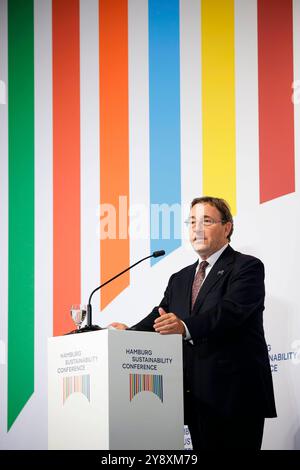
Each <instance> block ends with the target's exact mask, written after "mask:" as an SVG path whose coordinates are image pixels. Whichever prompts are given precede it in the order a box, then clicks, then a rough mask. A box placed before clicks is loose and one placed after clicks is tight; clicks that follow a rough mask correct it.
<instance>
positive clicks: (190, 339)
mask: <svg viewBox="0 0 300 470" xmlns="http://www.w3.org/2000/svg"><path fill="white" fill-rule="evenodd" d="M181 321H182V320H181ZM182 323H183V326H184V329H185V337H184V340H185V341H190V343H192V344H193V340H192V337H191V334H190V332H189V330H188V327H187V326H186V324H185V323H184V321H183V322H182Z"/></svg>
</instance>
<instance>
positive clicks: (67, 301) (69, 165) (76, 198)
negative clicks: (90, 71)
mask: <svg viewBox="0 0 300 470" xmlns="http://www.w3.org/2000/svg"><path fill="white" fill-rule="evenodd" d="M52 18H53V20H52V21H53V26H52V27H53V32H52V33H53V245H54V246H53V309H54V312H53V330H54V335H61V334H64V333H66V332H67V331H69V330H71V329H74V324H73V322H72V321H71V319H70V305H71V304H72V303H79V302H80V88H79V86H80V82H79V0H63V1H61V0H53V2H52Z"/></svg>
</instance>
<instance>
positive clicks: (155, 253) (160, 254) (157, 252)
mask: <svg viewBox="0 0 300 470" xmlns="http://www.w3.org/2000/svg"><path fill="white" fill-rule="evenodd" d="M165 254H166V252H165V250H160V251H153V253H152V256H153V258H158V257H159V256H164V255H165Z"/></svg>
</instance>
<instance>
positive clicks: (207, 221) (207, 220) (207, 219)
mask: <svg viewBox="0 0 300 470" xmlns="http://www.w3.org/2000/svg"><path fill="white" fill-rule="evenodd" d="M224 222H225V221H224V220H223V219H221V220H215V219H212V218H211V217H204V219H198V220H196V219H187V220H186V221H185V222H184V223H185V224H186V225H187V226H188V227H192V228H195V227H196V226H198V225H204V227H211V226H212V225H215V224H219V223H221V224H223V223H224Z"/></svg>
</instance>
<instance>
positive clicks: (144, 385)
mask: <svg viewBox="0 0 300 470" xmlns="http://www.w3.org/2000/svg"><path fill="white" fill-rule="evenodd" d="M141 392H151V393H154V395H156V396H157V397H158V398H159V399H160V401H161V402H162V403H163V401H164V391H163V376H162V375H152V374H129V400H130V401H132V400H133V399H134V397H135V396H136V395H137V394H138V393H141Z"/></svg>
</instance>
